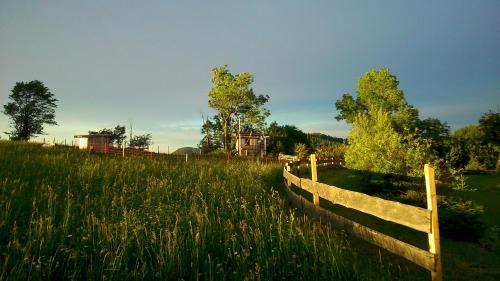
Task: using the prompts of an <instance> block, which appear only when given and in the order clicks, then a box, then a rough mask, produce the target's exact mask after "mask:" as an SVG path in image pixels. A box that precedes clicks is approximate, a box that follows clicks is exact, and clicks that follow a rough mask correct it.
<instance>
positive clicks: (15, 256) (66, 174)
mask: <svg viewBox="0 0 500 281" xmlns="http://www.w3.org/2000/svg"><path fill="white" fill-rule="evenodd" d="M281 188H282V177H281V167H280V166H279V165H276V164H274V165H256V164H254V163H249V162H238V161H232V162H230V163H227V162H225V161H224V162H214V161H213V160H212V161H205V160H196V161H192V162H190V163H188V164H186V163H184V161H176V160H168V159H162V160H155V159H146V158H138V157H135V158H125V159H123V158H120V157H116V158H113V157H106V156H102V155H86V154H84V153H80V152H77V151H74V150H70V149H67V148H57V147H56V148H42V147H40V146H37V145H32V144H21V143H12V142H6V141H3V142H0V279H1V280H60V279H78V280H96V279H99V280H125V279H141V280H144V279H146V280H154V279H157V280H178V279H190V280H198V279H199V280H245V279H246V280H270V279H275V280H284V279H289V280H325V279H328V280H331V279H334V280H373V279H379V280H398V279H409V278H414V279H421V278H420V277H421V276H416V277H415V276H410V275H408V270H407V269H406V268H405V267H400V266H392V265H391V264H384V263H382V262H381V261H380V260H379V259H377V258H374V259H371V258H368V259H367V258H365V254H364V252H363V251H362V249H361V251H358V250H357V249H356V248H355V247H351V246H350V242H349V240H348V239H347V238H346V237H345V235H342V234H341V233H336V232H335V230H334V229H332V228H331V227H328V226H326V225H320V224H318V223H317V222H314V221H312V220H310V219H309V218H307V217H305V216H303V215H301V214H299V213H297V212H295V211H294V210H293V209H291V208H290V207H289V205H288V203H287V200H286V198H284V197H282V196H281V195H280V194H279V192H278V190H281ZM425 277H427V275H425Z"/></svg>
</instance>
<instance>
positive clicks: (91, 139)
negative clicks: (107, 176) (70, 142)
mask: <svg viewBox="0 0 500 281" xmlns="http://www.w3.org/2000/svg"><path fill="white" fill-rule="evenodd" d="M110 137H111V135H107V134H91V135H75V142H74V144H75V147H78V148H79V149H82V150H86V151H88V152H101V153H108V152H109V148H110V145H109V139H110Z"/></svg>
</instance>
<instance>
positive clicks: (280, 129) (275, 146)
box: [266, 122, 311, 155]
mask: <svg viewBox="0 0 500 281" xmlns="http://www.w3.org/2000/svg"><path fill="white" fill-rule="evenodd" d="M266 134H267V135H268V136H269V143H268V152H269V153H270V154H274V155H277V154H279V153H284V154H294V152H295V151H294V150H295V144H297V143H303V144H305V145H306V147H307V148H310V147H311V142H310V140H309V138H308V136H307V134H306V133H304V132H302V131H301V130H300V129H298V128H297V127H295V126H293V125H278V123H276V122H272V123H271V124H270V125H269V128H267V133H266Z"/></svg>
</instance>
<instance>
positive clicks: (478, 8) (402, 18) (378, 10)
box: [0, 0, 500, 152]
mask: <svg viewBox="0 0 500 281" xmlns="http://www.w3.org/2000/svg"><path fill="white" fill-rule="evenodd" d="M225 64H227V65H228V67H229V69H230V71H231V72H232V73H234V74H236V73H239V72H242V71H247V72H250V73H251V74H252V75H253V76H254V83H253V85H252V87H253V89H254V91H255V93H256V94H267V95H269V96H270V101H269V103H268V104H267V108H268V109H270V111H271V116H270V117H269V118H268V123H270V122H272V121H277V122H278V123H279V124H293V125H296V126H297V127H298V128H300V129H302V130H304V131H306V132H321V133H325V134H329V135H333V136H339V137H346V136H347V135H348V133H349V130H350V126H349V125H348V124H346V123H344V122H337V121H336V120H335V118H334V117H335V116H336V114H337V111H336V109H335V106H334V104H335V101H336V100H337V99H339V98H340V97H341V95H342V94H343V93H346V92H349V93H352V94H355V91H356V82H357V79H358V77H360V76H362V75H363V74H364V73H365V72H367V71H368V70H370V69H377V68H380V67H388V68H389V69H390V70H391V72H392V73H393V74H394V75H395V76H397V78H398V80H399V81H400V85H399V86H400V88H401V89H402V90H403V91H404V93H405V95H406V99H407V101H408V102H409V103H410V104H412V105H414V106H415V107H417V108H418V109H419V111H420V116H421V118H427V117H435V118H439V119H441V120H442V121H445V122H447V123H448V124H449V125H450V126H451V128H452V129H457V128H460V127H463V126H466V125H473V124H477V120H478V119H479V117H480V116H481V115H482V114H483V113H484V112H487V111H488V110H499V108H500V1H459V0H453V1H245V2H243V1H234V0H233V1H122V0H120V1H118V0H117V1H93V0H86V1H67V0H66V1H24V0H12V1H7V0H0V104H1V105H3V104H6V103H7V102H8V95H9V94H10V91H11V89H12V87H13V86H14V85H15V83H16V82H20V81H31V80H40V81H42V82H43V83H44V84H45V86H47V87H48V88H49V89H50V90H51V92H52V93H53V94H54V95H55V96H56V98H57V99H58V100H59V102H58V108H57V110H56V120H57V122H58V123H59V125H58V126H47V127H46V129H45V131H46V133H47V135H45V136H40V137H39V138H38V139H39V140H40V139H41V138H44V137H45V138H47V139H53V138H56V139H57V140H58V141H63V140H64V139H66V140H67V141H68V142H70V141H71V140H72V138H73V136H74V135H76V134H82V133H86V132H87V131H89V130H94V129H100V128H104V127H106V128H109V127H114V126H115V125H117V124H122V125H126V126H127V127H128V126H129V123H132V124H133V129H134V133H137V134H139V133H151V134H152V135H153V141H154V143H155V144H154V147H155V149H157V147H158V146H159V149H160V151H162V152H165V151H167V150H169V151H170V152H171V151H173V150H174V149H176V148H179V147H183V146H196V145H197V144H198V143H199V141H200V139H201V137H202V136H201V134H200V127H201V124H202V117H201V116H202V114H204V115H205V116H207V115H214V114H215V111H214V110H213V109H210V108H209V107H208V96H207V94H208V92H209V90H210V89H211V86H212V85H211V83H210V78H211V69H212V68H213V67H217V66H221V65H225ZM8 130H9V121H8V119H7V116H5V115H3V114H1V115H0V132H5V131H8ZM1 137H2V138H3V139H5V138H7V135H5V134H1Z"/></svg>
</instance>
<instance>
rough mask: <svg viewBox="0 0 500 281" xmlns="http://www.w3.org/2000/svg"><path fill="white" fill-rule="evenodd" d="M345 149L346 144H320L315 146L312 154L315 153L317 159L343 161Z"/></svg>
mask: <svg viewBox="0 0 500 281" xmlns="http://www.w3.org/2000/svg"><path fill="white" fill-rule="evenodd" d="M347 147H348V146H347V145H346V144H321V145H318V146H316V148H315V152H314V153H316V155H317V156H318V157H319V158H332V157H333V158H336V159H341V160H343V159H344V155H345V152H346V151H347Z"/></svg>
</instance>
